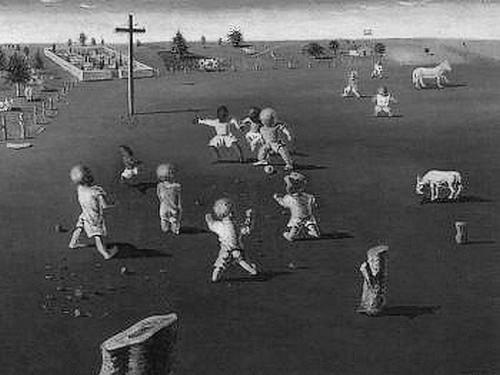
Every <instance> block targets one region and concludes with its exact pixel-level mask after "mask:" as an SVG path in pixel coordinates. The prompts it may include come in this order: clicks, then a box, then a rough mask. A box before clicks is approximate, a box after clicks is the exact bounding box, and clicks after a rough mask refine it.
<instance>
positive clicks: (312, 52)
mask: <svg viewBox="0 0 500 375" xmlns="http://www.w3.org/2000/svg"><path fill="white" fill-rule="evenodd" d="M304 51H305V52H306V53H307V54H308V55H309V56H312V57H321V56H323V54H324V53H325V48H324V47H323V46H321V45H320V44H318V43H314V42H313V43H309V44H307V45H306V46H305V47H304Z"/></svg>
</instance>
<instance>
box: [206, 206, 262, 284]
mask: <svg viewBox="0 0 500 375" xmlns="http://www.w3.org/2000/svg"><path fill="white" fill-rule="evenodd" d="M213 211H214V214H215V218H214V217H213V215H212V214H210V213H209V214H206V215H205V221H206V222H207V226H208V229H210V231H212V232H214V233H215V234H216V235H217V236H218V237H219V242H220V250H219V255H218V257H217V260H216V261H215V263H214V269H213V272H212V282H214V283H215V282H217V281H219V280H220V278H221V276H222V273H223V272H224V270H226V269H227V268H228V267H229V266H230V265H231V263H236V264H238V265H239V266H240V267H241V268H243V269H244V270H245V271H247V272H248V273H249V274H250V275H257V269H256V267H255V265H254V264H249V263H247V261H246V260H245V254H244V251H243V242H242V237H243V236H247V235H249V234H250V232H251V231H252V210H251V209H248V210H246V212H245V220H244V221H243V223H241V224H239V223H237V222H236V218H235V213H234V203H233V202H232V201H231V200H230V199H227V198H221V199H218V200H217V201H216V202H215V203H214V207H213Z"/></svg>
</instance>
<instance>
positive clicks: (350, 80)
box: [342, 69, 361, 99]
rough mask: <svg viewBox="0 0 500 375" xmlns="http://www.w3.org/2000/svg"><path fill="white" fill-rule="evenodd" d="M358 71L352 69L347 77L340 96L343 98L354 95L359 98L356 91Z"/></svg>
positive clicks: (359, 95)
mask: <svg viewBox="0 0 500 375" xmlns="http://www.w3.org/2000/svg"><path fill="white" fill-rule="evenodd" d="M358 81H359V79H358V71H357V70H355V69H352V70H351V71H350V72H349V75H348V77H347V86H346V87H345V88H344V92H343V93H342V96H343V97H344V98H346V97H348V96H352V95H354V96H355V97H356V98H358V99H359V98H361V94H360V93H359V90H358Z"/></svg>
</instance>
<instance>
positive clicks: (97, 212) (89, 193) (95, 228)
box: [69, 165, 118, 259]
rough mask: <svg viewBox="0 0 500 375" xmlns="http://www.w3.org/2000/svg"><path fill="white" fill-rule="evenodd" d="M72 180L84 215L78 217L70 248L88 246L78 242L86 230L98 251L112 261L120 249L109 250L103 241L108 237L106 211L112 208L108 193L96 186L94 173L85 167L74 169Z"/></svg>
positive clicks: (78, 166)
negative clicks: (105, 219)
mask: <svg viewBox="0 0 500 375" xmlns="http://www.w3.org/2000/svg"><path fill="white" fill-rule="evenodd" d="M70 178H71V181H72V182H73V183H74V184H76V185H77V193H78V202H79V203H80V206H81V208H82V213H81V214H80V216H79V217H78V221H77V223H76V227H75V230H74V231H73V234H72V235H71V241H70V243H69V248H70V249H76V248H79V247H84V246H86V245H84V244H82V243H80V242H79V241H78V240H79V238H80V235H81V233H82V231H83V230H85V233H86V234H87V236H88V238H94V240H95V245H96V248H97V251H99V253H100V254H101V255H102V256H103V257H104V259H111V258H112V257H113V256H114V255H116V253H117V252H118V249H117V248H116V247H113V248H111V249H107V248H106V245H105V243H104V239H103V238H104V237H106V236H107V229H106V223H105V221H104V210H105V209H106V208H108V207H111V204H109V202H108V201H107V196H106V192H105V191H104V189H103V188H102V187H100V186H98V185H95V184H94V178H93V176H92V172H91V171H90V169H89V168H87V167H85V166H83V165H77V166H75V167H73V168H72V169H71V172H70Z"/></svg>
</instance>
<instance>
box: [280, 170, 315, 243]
mask: <svg viewBox="0 0 500 375" xmlns="http://www.w3.org/2000/svg"><path fill="white" fill-rule="evenodd" d="M284 180H285V184H286V191H287V194H286V195H284V196H280V195H279V194H274V196H273V197H274V200H275V201H276V202H277V203H278V204H279V205H280V206H282V207H284V208H287V209H289V210H290V220H289V221H288V224H287V227H286V230H285V232H284V233H283V237H285V239H287V240H288V241H294V240H296V239H297V238H298V237H299V236H300V235H301V233H302V232H303V231H304V230H305V231H306V233H307V234H308V235H309V236H311V237H314V238H319V237H320V230H319V226H318V223H317V221H316V218H315V217H314V209H315V207H316V199H315V198H314V196H313V195H311V194H308V193H305V192H304V189H305V185H306V177H305V176H304V175H302V174H301V173H298V172H292V173H291V174H289V175H287V176H285V178H284Z"/></svg>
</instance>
